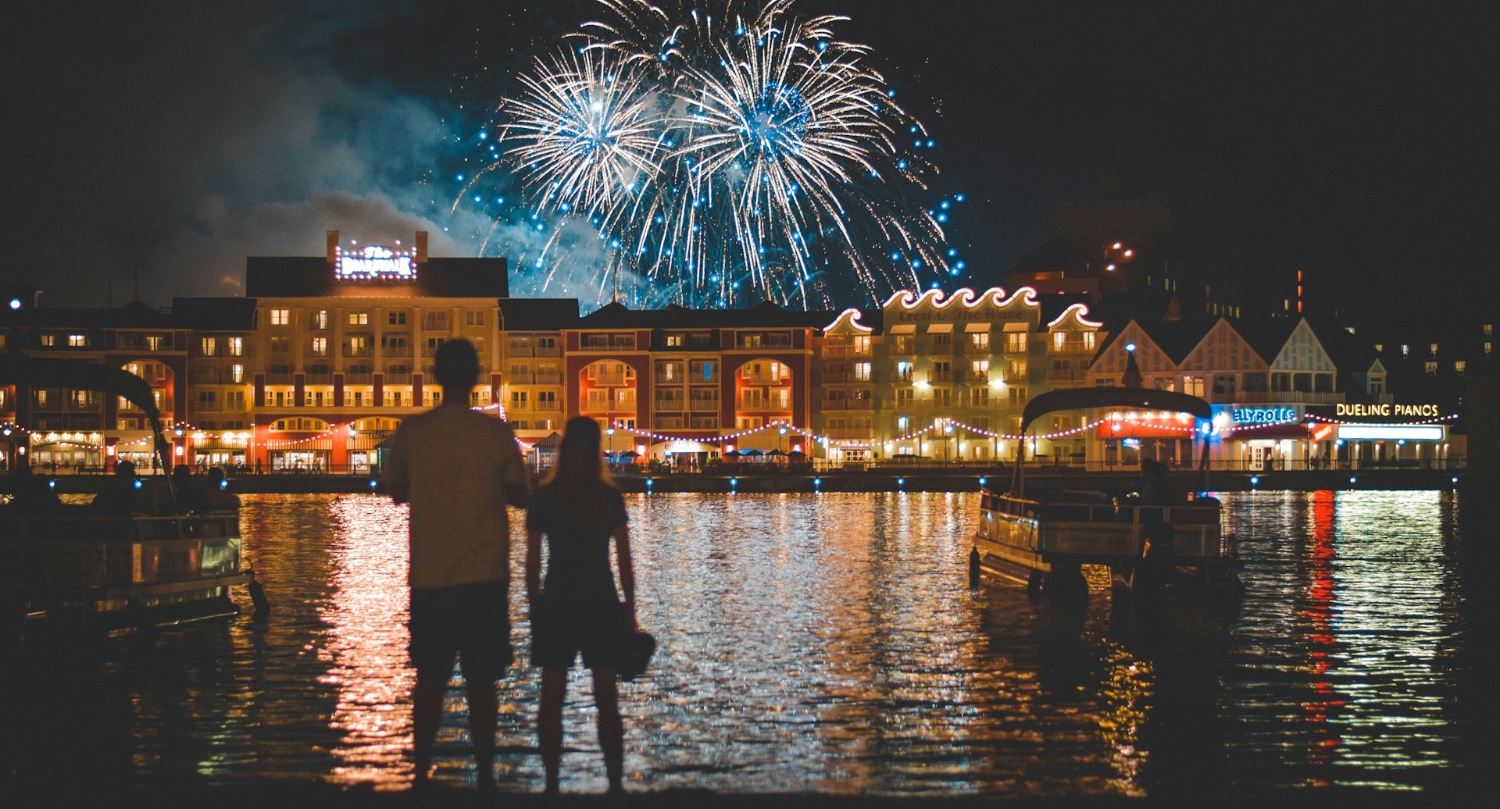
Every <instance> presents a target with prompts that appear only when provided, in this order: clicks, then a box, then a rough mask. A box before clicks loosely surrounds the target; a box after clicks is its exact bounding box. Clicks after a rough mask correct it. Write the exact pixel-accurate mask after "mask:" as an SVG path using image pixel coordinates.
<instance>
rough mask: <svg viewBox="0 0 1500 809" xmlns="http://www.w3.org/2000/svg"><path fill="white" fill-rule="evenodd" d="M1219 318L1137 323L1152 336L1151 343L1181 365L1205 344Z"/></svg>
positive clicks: (1140, 321)
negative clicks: (1204, 341) (1199, 346)
mask: <svg viewBox="0 0 1500 809" xmlns="http://www.w3.org/2000/svg"><path fill="white" fill-rule="evenodd" d="M1219 320H1220V318H1217V317H1195V318H1189V319H1186V320H1157V321H1142V320H1138V321H1136V323H1137V324H1139V325H1140V327H1141V329H1142V330H1143V331H1145V332H1146V334H1147V335H1148V336H1150V338H1151V341H1152V342H1154V343H1156V344H1157V345H1158V346H1160V347H1161V350H1162V351H1164V352H1166V354H1167V356H1168V357H1170V358H1171V360H1172V362H1174V363H1177V364H1181V363H1182V361H1183V360H1185V359H1187V356H1188V354H1191V353H1192V352H1193V349H1195V348H1197V347H1198V344H1199V343H1201V342H1203V338H1205V337H1207V336H1208V332H1209V330H1210V329H1212V328H1213V327H1214V324H1216V323H1218V322H1219Z"/></svg>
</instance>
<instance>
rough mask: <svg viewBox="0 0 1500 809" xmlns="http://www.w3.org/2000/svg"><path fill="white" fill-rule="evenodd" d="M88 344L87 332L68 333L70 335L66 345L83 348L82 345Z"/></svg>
mask: <svg viewBox="0 0 1500 809" xmlns="http://www.w3.org/2000/svg"><path fill="white" fill-rule="evenodd" d="M88 344H89V336H88V335H87V334H70V335H68V345H70V346H72V347H73V348H83V347H84V346H86V345H88Z"/></svg>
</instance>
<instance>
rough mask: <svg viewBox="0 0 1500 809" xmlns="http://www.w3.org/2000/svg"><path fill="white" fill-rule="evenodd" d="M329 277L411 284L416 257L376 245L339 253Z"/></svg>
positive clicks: (410, 253)
mask: <svg viewBox="0 0 1500 809" xmlns="http://www.w3.org/2000/svg"><path fill="white" fill-rule="evenodd" d="M333 277H334V278H337V279H338V280H340V281H413V280H415V279H416V277H417V261H416V254H415V253H413V252H411V251H400V252H398V251H396V250H392V249H390V248H389V247H383V246H381V245H378V244H371V245H366V246H365V247H364V249H362V250H358V251H346V250H343V249H340V250H339V251H338V256H337V257H336V259H335V260H334V265H333Z"/></svg>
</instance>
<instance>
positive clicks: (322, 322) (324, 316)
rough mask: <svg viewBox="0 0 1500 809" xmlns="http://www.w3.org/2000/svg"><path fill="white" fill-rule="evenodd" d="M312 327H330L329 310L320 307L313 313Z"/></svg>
mask: <svg viewBox="0 0 1500 809" xmlns="http://www.w3.org/2000/svg"><path fill="white" fill-rule="evenodd" d="M312 327H313V328H315V329H326V328H328V310H327V309H319V310H318V311H317V312H314V313H313V319H312Z"/></svg>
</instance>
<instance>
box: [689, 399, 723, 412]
mask: <svg viewBox="0 0 1500 809" xmlns="http://www.w3.org/2000/svg"><path fill="white" fill-rule="evenodd" d="M688 409H689V410H691V411H693V412H695V413H717V412H719V400H718V399H689V400H688Z"/></svg>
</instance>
